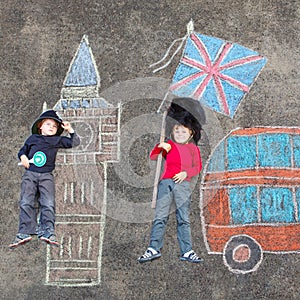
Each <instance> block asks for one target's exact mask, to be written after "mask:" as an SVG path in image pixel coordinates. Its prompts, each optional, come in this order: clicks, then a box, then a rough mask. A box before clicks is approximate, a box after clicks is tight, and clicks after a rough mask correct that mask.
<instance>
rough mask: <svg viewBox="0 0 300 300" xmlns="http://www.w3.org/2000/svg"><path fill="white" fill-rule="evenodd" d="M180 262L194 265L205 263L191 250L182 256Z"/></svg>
mask: <svg viewBox="0 0 300 300" xmlns="http://www.w3.org/2000/svg"><path fill="white" fill-rule="evenodd" d="M180 260H183V261H189V262H193V263H200V262H202V261H203V259H202V258H200V257H198V256H197V254H196V253H195V252H194V251H193V250H191V251H188V252H186V253H184V254H183V255H181V256H180Z"/></svg>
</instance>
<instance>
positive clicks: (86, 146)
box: [72, 120, 99, 152]
mask: <svg viewBox="0 0 300 300" xmlns="http://www.w3.org/2000/svg"><path fill="white" fill-rule="evenodd" d="M72 125H73V127H74V129H75V130H76V133H77V135H78V136H79V137H80V145H79V146H78V147H76V148H74V152H78V151H80V152H82V151H96V149H97V148H98V147H97V146H96V145H97V144H99V142H98V137H97V132H98V128H97V127H98V124H97V121H96V120H82V121H80V120H74V121H72Z"/></svg>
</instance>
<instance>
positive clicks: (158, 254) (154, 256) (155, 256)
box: [138, 253, 161, 264]
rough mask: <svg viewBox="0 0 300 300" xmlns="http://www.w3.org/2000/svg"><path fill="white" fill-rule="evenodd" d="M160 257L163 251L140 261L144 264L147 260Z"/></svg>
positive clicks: (139, 260)
mask: <svg viewBox="0 0 300 300" xmlns="http://www.w3.org/2000/svg"><path fill="white" fill-rule="evenodd" d="M160 257H161V253H157V254H155V255H152V256H150V257H147V258H142V259H138V262H139V263H141V264H143V263H145V262H148V261H151V260H154V259H157V258H160Z"/></svg>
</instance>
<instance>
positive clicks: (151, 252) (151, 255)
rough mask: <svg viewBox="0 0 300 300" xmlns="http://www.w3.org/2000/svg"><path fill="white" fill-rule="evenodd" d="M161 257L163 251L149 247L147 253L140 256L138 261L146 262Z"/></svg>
mask: <svg viewBox="0 0 300 300" xmlns="http://www.w3.org/2000/svg"><path fill="white" fill-rule="evenodd" d="M159 257H161V253H160V252H159V251H156V250H154V249H153V248H148V249H147V250H146V251H145V253H144V254H143V255H142V256H140V257H139V258H138V262H140V263H145V262H147V261H151V260H153V259H156V258H159Z"/></svg>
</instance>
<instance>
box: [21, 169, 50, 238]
mask: <svg viewBox="0 0 300 300" xmlns="http://www.w3.org/2000/svg"><path fill="white" fill-rule="evenodd" d="M37 195H39V198H38V202H39V205H40V218H39V224H37V213H36V206H35V204H36V199H37ZM54 226H55V186H54V177H53V174H52V173H37V172H31V171H28V170H26V171H25V173H24V174H23V176H22V183H21V198H20V219H19V233H26V234H36V233H37V232H36V231H37V227H38V235H44V234H51V233H54Z"/></svg>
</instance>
